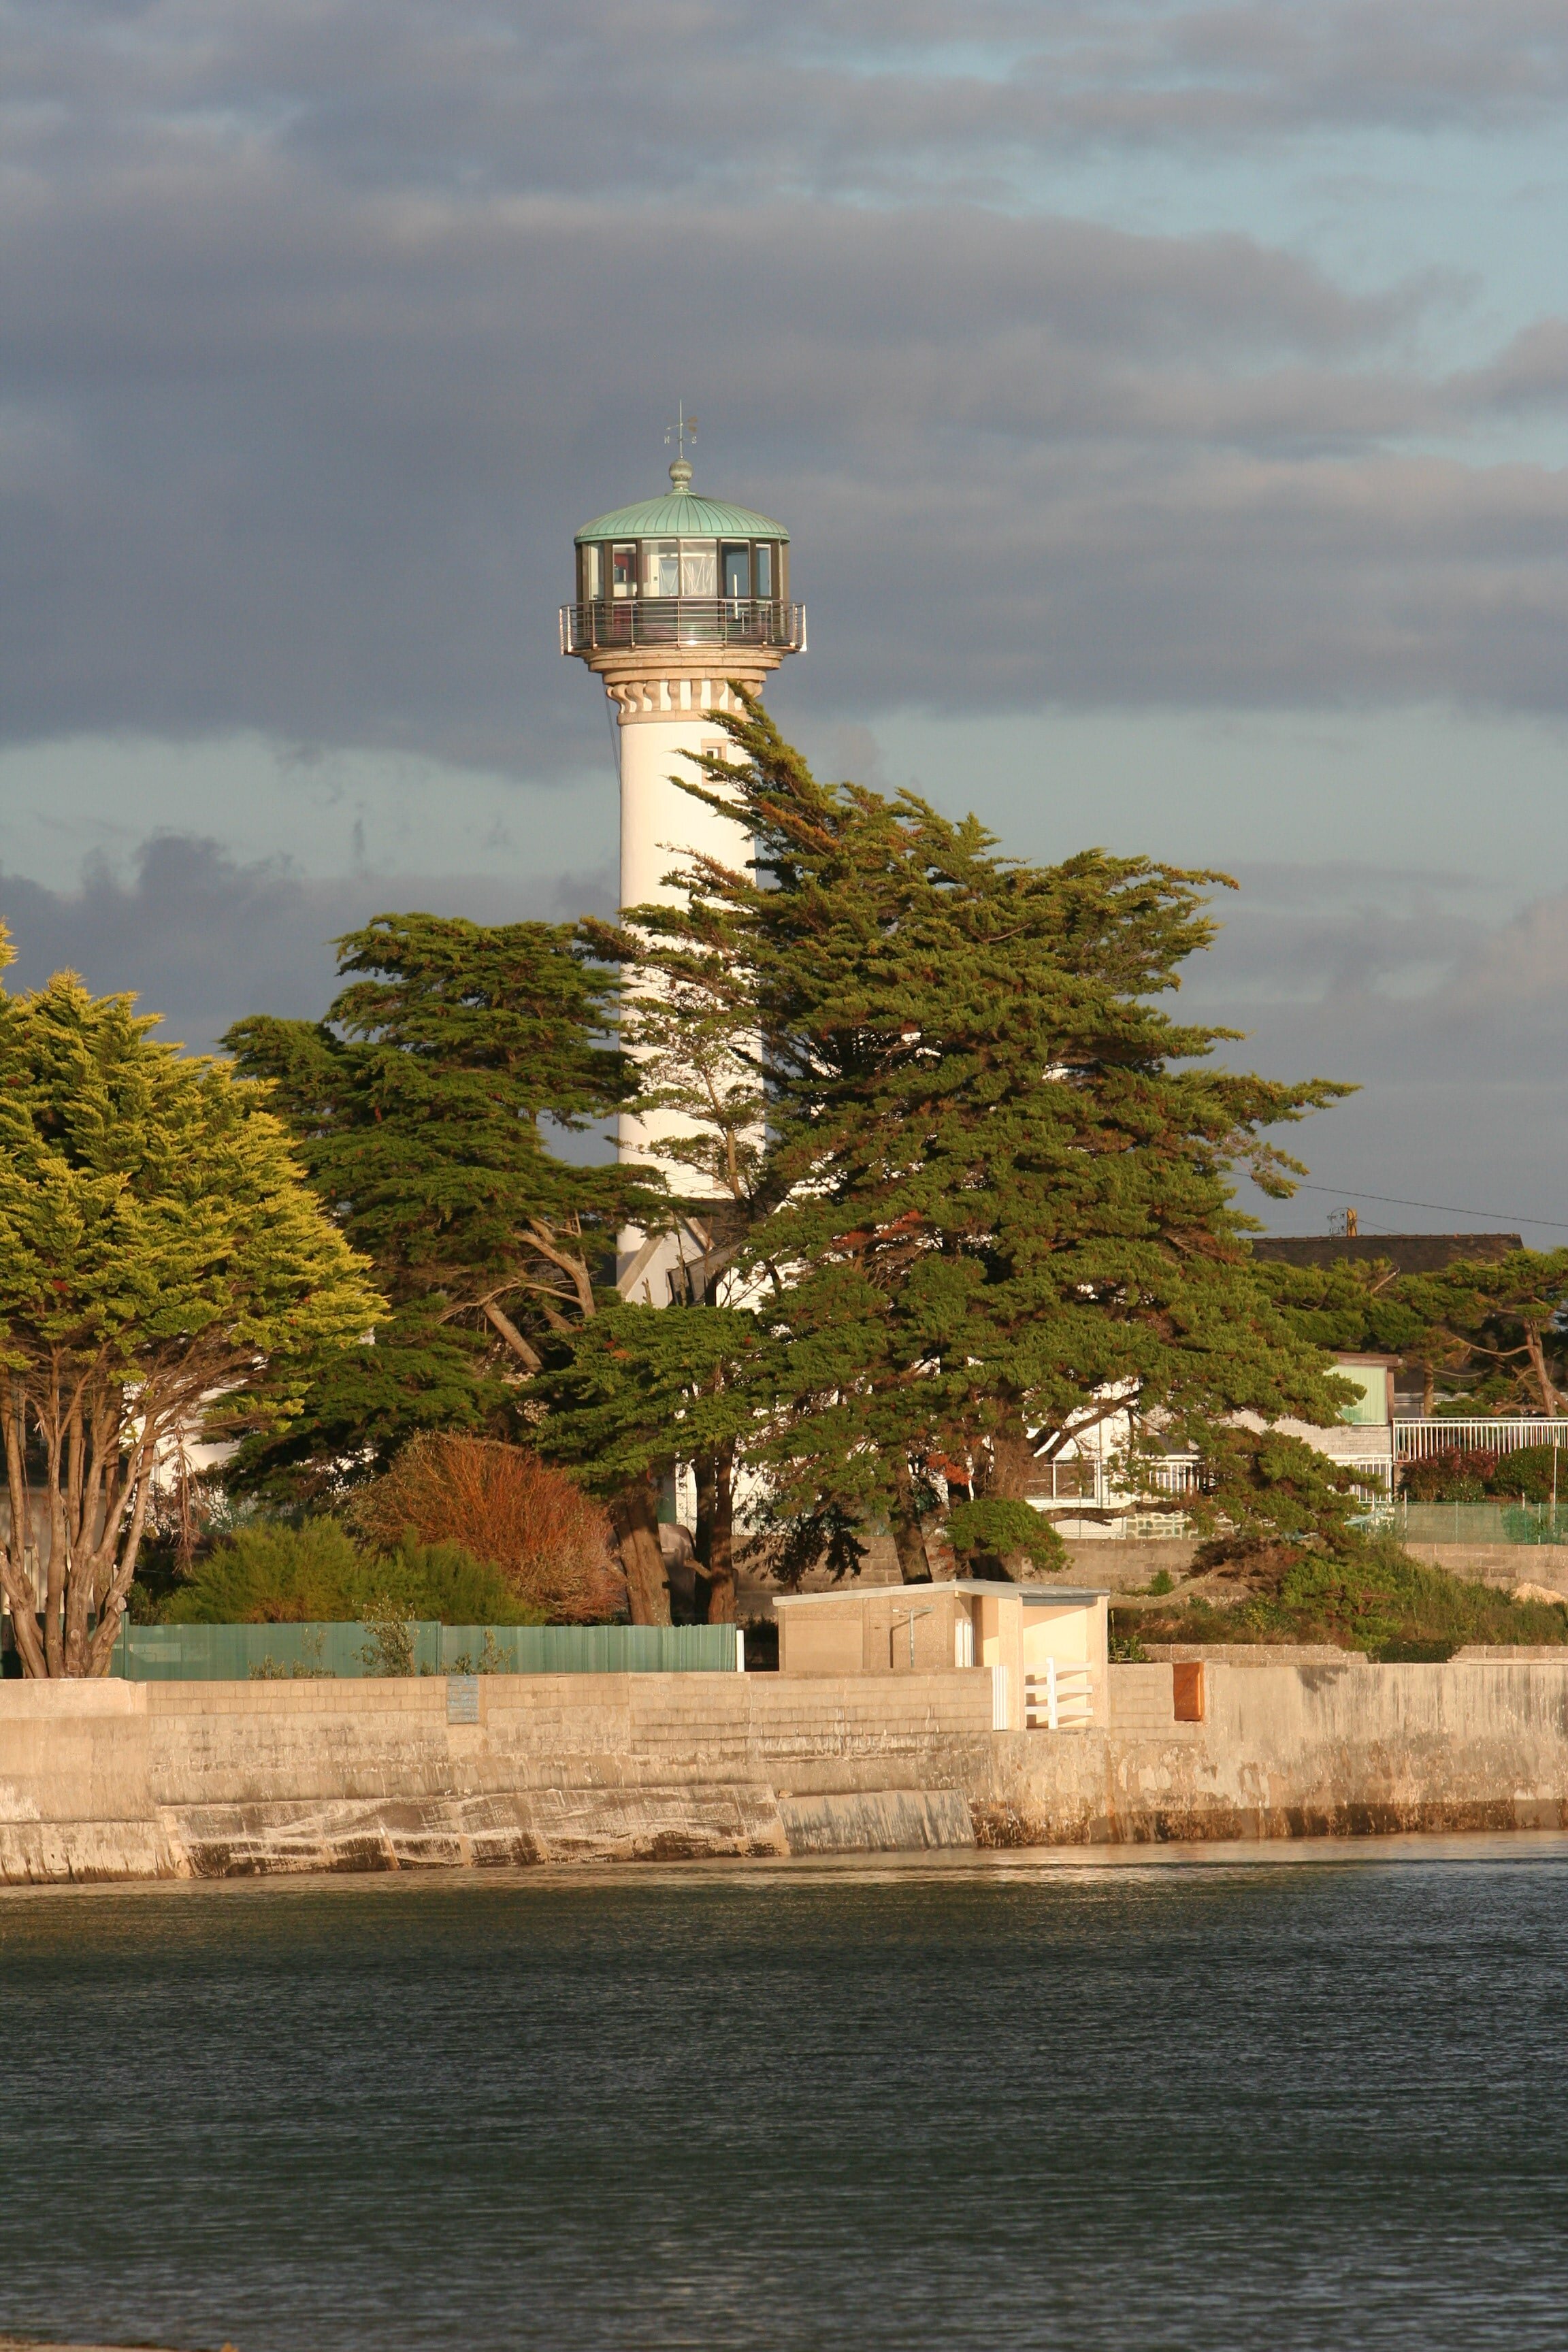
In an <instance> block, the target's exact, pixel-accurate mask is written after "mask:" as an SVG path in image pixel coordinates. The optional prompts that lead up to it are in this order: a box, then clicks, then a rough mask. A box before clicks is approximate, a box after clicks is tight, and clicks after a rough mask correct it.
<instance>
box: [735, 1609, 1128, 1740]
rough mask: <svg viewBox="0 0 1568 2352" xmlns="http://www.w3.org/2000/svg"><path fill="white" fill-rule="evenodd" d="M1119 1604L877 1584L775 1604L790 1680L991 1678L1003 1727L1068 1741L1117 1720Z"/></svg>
mask: <svg viewBox="0 0 1568 2352" xmlns="http://www.w3.org/2000/svg"><path fill="white" fill-rule="evenodd" d="M1109 1601H1110V1595H1109V1593H1108V1592H1106V1591H1103V1590H1101V1589H1100V1587H1098V1586H1096V1587H1092V1588H1091V1587H1077V1586H1071V1585H1062V1584H1005V1583H1003V1582H1001V1581H994V1582H993V1581H991V1580H986V1579H984V1578H982V1577H973V1576H961V1577H955V1578H953V1579H952V1580H951V1581H950V1582H946V1583H942V1584H873V1585H866V1586H862V1587H859V1588H858V1589H853V1590H847V1591H833V1592H795V1593H784V1594H780V1595H779V1597H778V1598H777V1599H776V1600H775V1601H774V1602H773V1608H774V1610H775V1612H777V1616H778V1626H779V1671H780V1672H781V1674H786V1675H910V1674H915V1675H922V1674H923V1675H929V1674H942V1673H954V1674H957V1673H965V1672H973V1671H976V1670H982V1671H984V1670H988V1671H989V1672H990V1674H991V1677H992V1687H993V1694H994V1702H993V1720H994V1724H995V1727H996V1728H997V1729H998V1730H999V1731H1001V1730H1008V1731H1022V1730H1051V1731H1066V1730H1070V1729H1073V1728H1087V1727H1089V1725H1090V1724H1091V1723H1104V1722H1105V1720H1106V1718H1107V1687H1108V1685H1107V1667H1108V1657H1109V1638H1110V1627H1109V1616H1108V1607H1109Z"/></svg>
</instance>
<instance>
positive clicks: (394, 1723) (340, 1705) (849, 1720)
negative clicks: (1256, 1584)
mask: <svg viewBox="0 0 1568 2352" xmlns="http://www.w3.org/2000/svg"><path fill="white" fill-rule="evenodd" d="M1204 1699H1205V1705H1204V1716H1203V1719H1202V1720H1201V1721H1194V1722H1181V1723H1178V1722H1177V1721H1176V1720H1175V1716H1174V1708H1173V1687H1172V1670H1171V1668H1170V1666H1168V1665H1146V1666H1115V1667H1112V1668H1111V1669H1110V1711H1109V1723H1108V1725H1107V1726H1106V1727H1104V1728H1101V1729H1097V1730H1092V1731H1082V1732H1057V1733H1051V1732H1044V1731H1031V1732H993V1730H992V1729H991V1705H992V1701H991V1683H990V1676H989V1675H988V1674H986V1673H984V1672H973V1673H958V1672H955V1673H947V1674H931V1675H883V1676H876V1677H872V1676H856V1677H845V1678H843V1679H833V1678H825V1677H820V1676H815V1675H813V1676H799V1677H796V1676H794V1675H515V1676H513V1675H495V1676H489V1677H486V1678H484V1679H483V1680H482V1681H481V1682H480V1684H479V1721H478V1722H471V1721H470V1722H461V1721H457V1720H450V1719H448V1717H449V1700H448V1690H447V1684H446V1683H444V1682H442V1681H438V1680H432V1681H428V1682H417V1681H402V1682H374V1681H359V1682H353V1683H349V1682H325V1681H323V1682H299V1683H284V1684H279V1683H265V1684H247V1683H142V1684H128V1683H90V1684H83V1683H61V1684H53V1685H50V1684H30V1683H6V1684H4V1685H0V1881H6V1880H8V1881H13V1882H16V1881H47V1880H62V1879H113V1878H153V1877H173V1876H223V1875H231V1874H242V1873H255V1872H267V1871H278V1870H334V1869H335V1870H375V1869H382V1870H384V1869H397V1868H406V1867H419V1866H439V1865H458V1866H461V1865H471V1864H524V1863H537V1862H561V1861H571V1860H574V1859H582V1860H591V1861H604V1860H614V1859H622V1860H637V1859H649V1860H657V1859H661V1858H676V1857H680V1856H687V1855H697V1854H714V1855H719V1854H732V1855H744V1854H753V1855H762V1854H784V1853H823V1852H835V1851H837V1852H867V1851H876V1850H880V1849H887V1848H893V1847H905V1848H908V1847H911V1846H912V1847H922V1846H923V1847H938V1846H945V1845H952V1844H957V1843H970V1842H971V1841H972V1840H973V1839H974V1838H976V1837H977V1838H978V1840H979V1842H980V1843H992V1844H1009V1845H1013V1844H1036V1843H1038V1844H1077V1843H1100V1842H1130V1843H1135V1842H1139V1841H1146V1840H1151V1839H1162V1838H1226V1837H1237V1836H1265V1837H1289V1836H1298V1835H1303V1834H1310V1833H1318V1832H1331V1831H1337V1832H1369V1831H1381V1830H1400V1829H1403V1830H1409V1829H1434V1830H1453V1829H1467V1828H1475V1829H1500V1828H1512V1827H1558V1826H1562V1825H1563V1824H1564V1823H1568V1659H1563V1660H1562V1661H1557V1660H1540V1659H1534V1660H1530V1661H1523V1662H1518V1663H1516V1662H1513V1661H1507V1662H1499V1661H1491V1660H1489V1661H1485V1662H1477V1663H1473V1664H1471V1663H1455V1664H1449V1665H1446V1666H1436V1665H1409V1666H1368V1665H1365V1664H1361V1663H1359V1662H1356V1663H1346V1664H1338V1663H1332V1662H1330V1663H1316V1664H1300V1665H1289V1666H1280V1665H1267V1666H1257V1667H1247V1666H1240V1665H1230V1664H1207V1665H1205V1669H1204Z"/></svg>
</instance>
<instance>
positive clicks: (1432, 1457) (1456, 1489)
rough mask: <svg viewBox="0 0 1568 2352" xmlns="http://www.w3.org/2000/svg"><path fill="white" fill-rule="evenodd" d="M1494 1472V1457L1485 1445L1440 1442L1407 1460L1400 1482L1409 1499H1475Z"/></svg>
mask: <svg viewBox="0 0 1568 2352" xmlns="http://www.w3.org/2000/svg"><path fill="white" fill-rule="evenodd" d="M1497 1475H1498V1457H1497V1455H1496V1454H1494V1453H1493V1452H1492V1451H1491V1449H1490V1447H1489V1446H1480V1445H1478V1446H1470V1447H1466V1446H1462V1445H1444V1446H1441V1447H1440V1448H1439V1449H1438V1451H1437V1452H1436V1454H1423V1455H1422V1457H1421V1459H1420V1460H1419V1461H1418V1462H1407V1463H1406V1464H1405V1466H1404V1469H1403V1470H1402V1471H1401V1473H1400V1485H1401V1486H1402V1487H1403V1488H1404V1490H1405V1494H1407V1495H1408V1496H1409V1497H1410V1499H1411V1501H1412V1502H1413V1503H1479V1502H1484V1501H1485V1499H1486V1497H1487V1496H1488V1495H1489V1494H1490V1493H1491V1491H1492V1487H1493V1482H1494V1481H1495V1479H1496V1477H1497Z"/></svg>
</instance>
